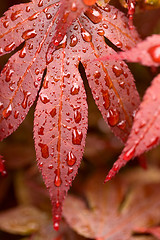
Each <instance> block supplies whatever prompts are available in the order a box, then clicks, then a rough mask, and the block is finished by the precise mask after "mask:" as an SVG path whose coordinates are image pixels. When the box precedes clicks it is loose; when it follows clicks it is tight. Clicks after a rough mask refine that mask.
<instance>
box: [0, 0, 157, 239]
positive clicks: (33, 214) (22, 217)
mask: <svg viewBox="0 0 160 240" xmlns="http://www.w3.org/2000/svg"><path fill="white" fill-rule="evenodd" d="M100 1H101V0H100ZM24 2H28V1H26V0H5V1H2V0H1V2H0V16H2V15H3V12H5V11H6V10H7V9H8V8H9V7H10V6H12V5H14V4H18V3H24ZM110 3H111V4H113V5H115V6H116V7H118V8H119V9H121V10H122V11H124V12H125V13H126V14H127V9H125V8H124V6H126V5H125V4H126V3H125V2H124V1H121V2H119V1H117V0H112V1H111V2H110ZM158 7H160V2H159V1H158V0H143V1H137V7H136V14H135V17H134V24H135V25H136V27H137V29H138V31H139V34H140V36H141V37H142V38H145V37H146V36H149V35H151V34H153V33H154V34H160V8H158ZM9 57H10V55H9V54H8V55H7V56H4V57H1V58H0V70H1V69H2V68H3V66H4V64H5V63H6V62H7V59H8V58H9ZM128 65H129V67H130V69H131V71H132V73H133V75H134V77H135V81H136V86H137V88H138V91H139V93H140V95H141V97H142V96H143V94H144V92H145V90H146V89H147V87H148V86H149V85H150V82H151V80H152V79H153V77H154V76H155V75H156V74H157V73H158V72H160V71H159V69H152V68H147V67H143V66H141V65H139V64H128ZM80 72H81V75H82V77H83V79H84V83H85V87H86V91H87V95H88V105H89V129H88V135H87V139H86V147H85V153H84V157H83V160H82V164H81V167H80V170H79V174H78V175H77V177H76V179H75V181H74V182H73V186H72V188H71V190H70V192H71V193H72V194H75V195H76V196H80V198H81V199H83V200H85V195H86V193H84V189H83V184H85V182H86V181H87V179H89V180H91V178H92V175H94V173H95V172H100V173H101V172H104V170H105V173H106V174H107V171H108V170H109V168H110V167H111V166H112V164H113V162H114V161H115V160H116V159H117V157H118V155H119V154H120V152H121V150H122V148H123V145H122V144H121V142H120V141H119V140H117V139H116V137H115V136H114V135H113V134H112V132H111V131H110V129H109V128H108V127H107V125H106V123H105V122H104V120H103V119H102V117H101V114H100V113H99V110H98V109H97V107H96V105H95V103H94V101H93V98H92V95H91V92H90V89H89V87H88V84H87V81H86V78H85V74H84V72H83V68H82V66H80ZM34 108H35V105H34V106H33V107H32V108H31V110H30V111H29V113H28V115H27V117H26V119H25V120H24V122H23V123H22V124H21V126H20V127H19V128H18V130H17V131H16V132H15V133H13V134H12V135H11V136H10V137H8V138H7V139H5V140H4V141H3V142H2V143H1V144H0V153H1V154H2V155H3V156H4V159H5V160H6V162H5V164H6V169H7V173H8V174H7V176H6V177H4V178H3V177H0V240H42V239H46V240H67V239H69V240H75V239H76V240H80V239H81V240H83V239H89V238H85V237H83V236H86V235H85V234H83V231H82V233H81V232H80V231H77V232H78V233H76V228H74V231H73V230H72V226H71V225H70V227H69V226H68V225H67V224H66V222H65V220H64V219H63V221H62V224H61V228H60V232H59V233H56V232H54V231H53V229H52V220H51V206H50V201H49V196H48V192H47V190H46V188H45V186H44V184H43V181H42V177H41V175H40V174H39V172H38V169H37V166H36V157H35V150H34V142H33V132H32V131H33V115H34ZM144 158H146V160H147V162H148V164H149V168H150V167H151V168H154V169H156V171H158V173H159V168H160V147H157V148H156V149H153V150H152V151H150V152H149V153H147V154H146V155H145V156H144ZM139 162H142V161H139V160H138V159H135V160H134V161H132V162H131V163H129V164H128V165H127V166H126V167H125V169H123V170H122V171H121V172H122V175H123V178H124V176H125V175H126V181H128V179H129V178H130V174H127V173H128V171H129V170H128V169H132V168H135V166H137V165H138V164H139ZM136 169H139V168H136ZM136 171H137V172H136ZM138 171H139V170H134V174H135V175H136V174H138ZM141 171H142V172H143V170H141ZM102 175H103V174H102ZM142 175H143V177H142V179H143V181H142V182H145V181H144V179H146V178H145V174H142ZM120 176H121V175H120ZM147 176H148V175H147ZM157 176H158V175H157ZM118 177H119V176H118ZM119 178H120V179H121V177H119ZM149 178H150V181H151V182H153V179H154V171H153V174H151V175H149ZM156 179H158V177H157V178H156ZM159 180H160V179H158V180H156V181H157V182H158V181H159ZM140 181H141V180H140ZM148 181H149V180H148ZM101 184H103V179H102V182H101ZM107 184H109V185H110V184H113V183H107ZM95 188H97V192H98V190H99V189H98V186H97V185H96V186H95ZM86 191H87V190H86ZM113 191H115V189H113ZM157 191H158V188H157ZM104 196H105V194H104ZM104 196H103V191H102V192H101V198H102V199H103V197H104ZM127 196H128V195H127ZM106 201H107V200H106ZM103 204H104V203H103ZM106 204H107V202H106ZM151 204H152V203H151ZM71 206H72V203H71ZM78 210H79V209H78V208H77V211H78ZM4 211H5V212H4ZM154 211H155V210H154ZM65 212H66V210H65ZM102 212H103V209H102ZM65 215H66V213H65ZM152 215H153V216H152V218H153V219H154V213H153V214H152ZM155 216H156V211H155ZM159 216H160V214H159ZM66 219H67V217H66ZM153 223H154V224H157V225H159V224H160V217H159V219H157V218H156V221H151V226H152V225H153ZM80 234H81V235H82V236H80ZM97 239H98V238H97ZM121 239H122V238H121ZM134 239H135V240H137V239H138V240H139V239H140V240H142V239H148V240H153V239H157V238H154V237H151V236H150V235H145V236H144V235H143V234H142V236H141V235H140V236H138V237H137V236H136V237H134ZM99 240H100V238H99ZM117 240H118V239H117Z"/></svg>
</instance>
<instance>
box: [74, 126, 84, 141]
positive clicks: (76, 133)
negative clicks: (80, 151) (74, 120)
mask: <svg viewBox="0 0 160 240" xmlns="http://www.w3.org/2000/svg"><path fill="white" fill-rule="evenodd" d="M82 138H83V134H82V132H81V131H80V130H78V129H77V128H76V127H74V128H73V131H72V143H73V144H74V145H80V144H81V142H82Z"/></svg>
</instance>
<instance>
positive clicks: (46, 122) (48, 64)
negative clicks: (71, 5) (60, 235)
mask: <svg viewBox="0 0 160 240" xmlns="http://www.w3.org/2000/svg"><path fill="white" fill-rule="evenodd" d="M71 2H73V1H71ZM21 8H22V9H21ZM60 10H61V9H59V3H58V2H57V1H54V0H52V1H49V0H48V1H33V2H32V3H29V4H26V5H18V6H16V7H13V8H11V9H10V10H9V11H8V12H7V13H6V16H4V17H2V20H1V28H2V29H3V30H4V29H5V31H4V34H3V35H1V38H0V46H4V47H3V48H1V54H3V53H7V52H9V51H12V50H13V49H14V48H15V47H16V46H18V45H20V43H22V42H23V41H25V44H24V47H23V49H22V50H20V51H19V52H17V53H16V54H15V55H13V56H12V57H11V59H10V60H9V62H8V63H7V65H6V66H5V68H4V70H3V71H2V73H1V81H2V84H3V89H1V94H0V96H1V98H0V101H1V105H0V106H1V113H2V117H1V128H0V131H1V139H3V138H4V137H7V136H8V135H9V134H10V133H12V132H13V131H14V130H15V129H16V128H17V127H18V126H19V124H20V123H21V122H22V120H23V119H24V117H25V116H26V114H27V112H28V110H29V108H30V106H31V105H32V103H33V101H34V99H35V97H36V95H37V92H38V90H39V87H40V83H41V78H42V75H43V73H44V69H45V68H47V73H46V76H45V79H44V83H43V87H42V89H41V91H40V93H39V99H38V103H37V108H36V112H35V121H34V138H35V146H36V153H37V160H38V165H39V168H40V170H41V171H42V175H43V178H44V181H45V183H46V186H47V188H48V189H49V192H50V197H51V201H52V205H53V215H54V226H55V229H58V226H59V221H60V218H61V209H62V201H63V199H64V197H65V195H66V192H67V191H68V189H69V186H70V185H71V182H72V180H73V178H74V177H75V175H76V173H77V169H78V166H79V165H80V160H81V158H82V154H83V150H84V144H85V137H86V131H87V104H86V95H85V91H84V87H83V81H82V79H81V77H80V73H79V71H78V66H79V62H80V61H81V63H82V64H83V66H84V68H85V71H86V75H87V78H88V81H89V84H90V87H91V89H92V93H93V96H94V99H95V101H96V103H97V105H98V107H99V109H100V111H101V112H102V115H103V117H104V119H105V120H106V122H108V124H109V125H110V127H111V129H112V131H113V132H114V133H115V134H116V135H117V136H118V137H119V138H121V139H122V141H126V138H127V137H128V134H129V132H130V129H131V126H132V113H133V112H134V111H135V110H136V108H137V107H138V105H139V96H138V93H137V91H136V88H135V85H134V79H133V77H132V75H131V73H130V71H129V70H128V68H127V65H126V64H125V63H124V62H122V61H115V60H113V61H110V62H109V63H107V64H103V62H102V61H100V60H98V62H95V61H94V60H95V58H99V56H101V54H102V52H104V51H105V52H106V53H107V54H109V55H111V54H113V53H114V50H113V49H112V48H111V47H109V46H107V44H106V43H105V39H104V36H105V37H107V38H108V39H109V40H110V41H112V43H113V44H115V45H116V46H117V47H119V48H121V49H123V50H127V49H129V48H131V47H134V46H135V45H136V43H137V42H138V41H139V38H138V35H137V33H136V31H135V30H133V31H132V32H130V30H129V28H128V26H127V23H128V20H127V18H125V16H124V15H123V14H122V13H120V12H119V11H118V10H117V9H115V8H114V7H111V6H107V7H105V8H103V9H102V8H98V7H97V6H93V7H90V8H88V9H87V11H86V12H85V14H82V15H81V16H80V17H79V18H77V19H76V20H74V22H73V24H72V25H71V27H70V28H69V29H68V31H67V34H66V35H65V36H64V38H63V40H62V41H61V42H60V44H59V45H58V46H56V47H55V49H54V50H55V51H54V52H53V56H51V58H50V59H49V61H48V58H47V50H48V49H49V48H48V47H49V46H50V44H51V43H52V42H53V36H54V34H55V33H57V29H58V25H57V20H58V17H59V12H60ZM62 12H63V10H62ZM6 21H8V23H7V22H6ZM17 32H18V34H17ZM17 63H18V64H17ZM2 90H3V91H4V92H3V91H2Z"/></svg>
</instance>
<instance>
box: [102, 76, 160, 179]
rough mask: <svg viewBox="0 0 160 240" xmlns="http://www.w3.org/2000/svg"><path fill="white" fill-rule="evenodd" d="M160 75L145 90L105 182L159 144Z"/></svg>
mask: <svg viewBox="0 0 160 240" xmlns="http://www.w3.org/2000/svg"><path fill="white" fill-rule="evenodd" d="M159 89H160V74H159V75H158V76H157V77H156V78H155V79H154V80H153V82H152V85H151V86H150V87H149V88H148V89H147V91H146V93H145V96H144V98H143V101H142V103H141V104H140V107H139V110H138V112H137V114H136V116H135V119H134V123H133V127H132V130H131V133H130V135H129V138H128V140H127V142H126V145H125V148H124V149H123V152H122V154H121V155H120V156H119V158H118V160H117V161H116V162H115V163H114V165H113V168H112V169H111V170H110V172H109V174H108V175H107V177H106V180H105V181H107V180H109V179H111V178H112V177H113V176H114V175H115V174H116V173H117V172H118V171H119V169H120V168H121V167H122V166H124V165H126V163H127V162H128V161H129V160H131V159H132V158H134V157H136V156H139V155H141V154H142V153H144V152H145V151H148V150H150V149H151V148H153V147H155V146H156V145H158V144H159V143H160V127H159V122H160V107H159V103H160V95H159Z"/></svg>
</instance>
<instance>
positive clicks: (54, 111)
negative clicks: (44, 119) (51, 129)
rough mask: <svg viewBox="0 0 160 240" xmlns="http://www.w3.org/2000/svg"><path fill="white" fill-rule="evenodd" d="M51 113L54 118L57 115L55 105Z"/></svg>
mask: <svg viewBox="0 0 160 240" xmlns="http://www.w3.org/2000/svg"><path fill="white" fill-rule="evenodd" d="M50 115H51V117H52V118H53V117H54V116H55V115H56V108H55V107H54V108H53V109H52V110H51V111H50Z"/></svg>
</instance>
